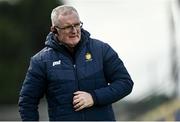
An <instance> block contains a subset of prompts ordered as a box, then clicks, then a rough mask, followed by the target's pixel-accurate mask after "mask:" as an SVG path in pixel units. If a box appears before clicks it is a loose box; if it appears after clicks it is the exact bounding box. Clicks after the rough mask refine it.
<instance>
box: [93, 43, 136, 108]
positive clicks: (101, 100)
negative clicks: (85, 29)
mask: <svg viewBox="0 0 180 122" xmlns="http://www.w3.org/2000/svg"><path fill="white" fill-rule="evenodd" d="M103 70H104V75H105V78H106V80H107V82H108V83H109V85H108V86H107V87H103V88H100V89H96V90H95V91H93V93H91V94H92V97H93V99H94V102H95V105H106V104H112V103H113V102H116V101H118V100H120V99H122V98H123V97H125V96H127V95H128V94H130V93H131V91H132V88H133V84H134V83H133V81H132V79H131V77H130V75H129V73H128V71H127V69H126V68H125V66H124V64H123V62H122V60H121V59H120V58H119V57H118V55H117V53H116V52H115V51H114V50H113V49H112V48H111V47H110V46H109V45H107V44H105V45H104V47H103Z"/></svg>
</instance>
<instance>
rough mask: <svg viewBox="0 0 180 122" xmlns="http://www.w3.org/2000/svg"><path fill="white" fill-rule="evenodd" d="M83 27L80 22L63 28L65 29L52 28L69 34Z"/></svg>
mask: <svg viewBox="0 0 180 122" xmlns="http://www.w3.org/2000/svg"><path fill="white" fill-rule="evenodd" d="M82 26H83V23H82V22H79V23H76V24H73V25H68V26H65V27H59V26H54V27H55V28H57V29H59V30H64V31H66V32H70V31H71V30H72V29H74V28H75V29H76V30H78V29H80V28H82Z"/></svg>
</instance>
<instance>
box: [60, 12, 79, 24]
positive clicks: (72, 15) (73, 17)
mask: <svg viewBox="0 0 180 122" xmlns="http://www.w3.org/2000/svg"><path fill="white" fill-rule="evenodd" d="M58 19H59V22H60V23H61V24H73V23H75V22H79V21H80V19H79V15H78V14H77V13H76V12H74V11H71V12H67V13H65V14H60V15H59V17H58Z"/></svg>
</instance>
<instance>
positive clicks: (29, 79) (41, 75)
mask: <svg viewBox="0 0 180 122" xmlns="http://www.w3.org/2000/svg"><path fill="white" fill-rule="evenodd" d="M44 68H45V67H43V63H42V61H38V60H35V59H33V58H31V61H30V66H29V68H28V71H27V73H26V77H25V80H24V82H23V85H22V89H21V91H20V96H19V102H18V104H19V112H20V116H21V119H22V120H23V121H27V120H28V121H32V120H36V121H37V120H39V113H38V104H39V101H40V98H42V97H43V95H44V92H45V88H46V83H45V76H46V75H45V70H44Z"/></svg>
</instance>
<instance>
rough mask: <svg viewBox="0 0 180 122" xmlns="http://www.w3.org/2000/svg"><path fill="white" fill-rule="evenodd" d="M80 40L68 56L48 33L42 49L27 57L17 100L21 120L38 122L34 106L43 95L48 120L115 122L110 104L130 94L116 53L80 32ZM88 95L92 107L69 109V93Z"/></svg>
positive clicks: (36, 110)
mask: <svg viewBox="0 0 180 122" xmlns="http://www.w3.org/2000/svg"><path fill="white" fill-rule="evenodd" d="M81 32H82V33H81V35H82V36H81V40H80V43H79V44H78V46H77V47H76V49H75V54H74V55H70V53H69V52H68V50H67V49H66V48H65V47H64V46H63V45H61V44H59V43H58V41H57V40H56V38H55V36H54V34H53V33H49V35H48V36H47V40H46V42H45V45H46V47H45V48H44V49H42V50H41V51H40V52H38V53H37V54H36V55H35V56H33V57H32V58H31V61H30V66H29V68H28V71H27V74H26V77H25V80H24V83H23V86H22V89H21V92H20V97H19V112H20V115H21V118H22V120H38V119H39V113H38V104H39V101H40V98H42V97H43V96H44V94H45V95H46V99H47V102H48V114H49V119H50V120H76V121H78V120H83V121H86V120H106V121H108V120H115V117H114V113H113V110H112V105H111V104H112V103H113V102H116V101H118V100H120V99H121V98H123V97H125V96H126V95H128V94H129V93H130V92H131V91H132V87H133V81H132V80H131V78H130V75H129V74H128V72H127V70H126V68H125V66H124V64H123V62H122V61H121V59H120V58H119V57H118V55H117V53H116V52H115V51H114V50H113V49H112V48H111V47H110V46H109V45H108V44H106V43H104V42H101V41H99V40H96V39H92V38H90V34H89V33H88V32H87V31H85V30H84V29H82V30H81ZM76 91H86V92H89V93H90V94H91V95H92V97H93V100H94V105H93V106H92V107H90V108H85V109H83V110H81V111H78V112H77V111H75V110H74V108H73V104H72V102H73V93H74V92H76Z"/></svg>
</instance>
